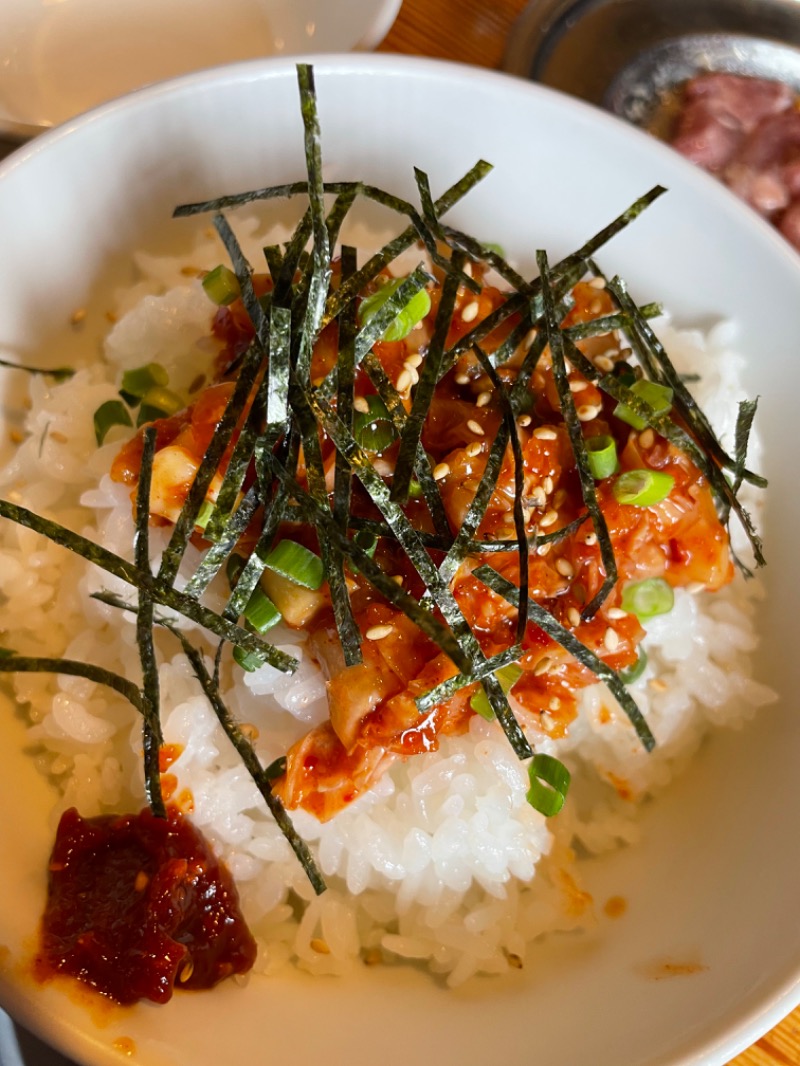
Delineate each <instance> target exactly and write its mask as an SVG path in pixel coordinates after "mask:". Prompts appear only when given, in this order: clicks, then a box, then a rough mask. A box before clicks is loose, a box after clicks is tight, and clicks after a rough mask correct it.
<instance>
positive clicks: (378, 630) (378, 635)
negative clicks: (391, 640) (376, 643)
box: [365, 625, 394, 640]
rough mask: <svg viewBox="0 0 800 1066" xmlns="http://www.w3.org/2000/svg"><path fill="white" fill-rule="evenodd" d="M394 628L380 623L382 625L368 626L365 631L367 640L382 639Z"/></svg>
mask: <svg viewBox="0 0 800 1066" xmlns="http://www.w3.org/2000/svg"><path fill="white" fill-rule="evenodd" d="M393 630H394V626H390V625H382V626H370V628H369V629H368V630H367V632H366V633H365V636H366V638H367V640H383V639H384V637H388V636H389V634H390V633H392V632H393Z"/></svg>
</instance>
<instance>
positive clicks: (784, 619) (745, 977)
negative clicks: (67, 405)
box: [0, 57, 800, 1066]
mask: <svg viewBox="0 0 800 1066" xmlns="http://www.w3.org/2000/svg"><path fill="white" fill-rule="evenodd" d="M316 79H317V87H318V93H319V100H320V114H321V122H322V129H323V146H324V158H325V172H326V175H327V176H328V177H329V178H341V179H346V178H356V177H359V178H364V179H366V180H369V181H372V182H375V183H377V184H379V185H383V186H388V187H391V188H392V189H393V190H395V191H397V192H399V193H401V194H405V195H408V196H412V195H413V194H414V188H413V177H412V169H411V168H412V165H414V164H415V165H417V166H419V167H422V168H423V169H424V170H426V171H427V172H428V173H429V174H430V175H431V178H432V182H433V189H434V195H436V194H438V192H439V191H441V190H442V189H443V188H444V187H446V186H447V185H448V184H449V183H450V182H452V181H453V180H454V179H455V178H457V177H458V176H460V175H461V174H462V172H464V171H465V170H466V169H467V168H468V167H469V166H470V165H471V164H472V163H474V162H475V160H476V159H478V158H479V157H481V156H482V157H484V158H486V159H488V160H491V161H492V162H493V163H494V164H495V171H494V172H493V174H492V175H491V177H490V178H488V179H487V180H486V181H485V182H484V183H483V185H482V186H481V187H480V188H478V189H477V190H475V192H474V193H473V194H472V195H471V196H470V197H469V198H468V200H466V201H465V202H464V203H463V204H462V205H459V207H458V208H457V210H456V211H455V212H454V213H453V217H454V219H455V220H456V221H457V222H459V223H461V224H462V225H463V226H464V227H465V228H468V229H470V230H472V231H473V232H476V233H477V234H479V235H480V236H482V237H485V238H486V239H491V240H493V241H499V242H500V243H501V244H503V245H504V246H505V247H506V248H507V250H508V251H509V253H510V254H512V255H514V256H515V258H517V260H519V261H521V262H523V263H527V264H528V265H529V266H530V265H531V264H532V262H533V256H534V251H535V249H536V248H539V247H545V248H547V249H549V250H550V252H551V253H552V254H553V255H558V254H559V253H565V252H567V251H569V250H571V249H572V248H573V247H576V246H577V245H578V244H579V243H580V242H581V241H582V240H583V239H584V238H585V237H587V236H588V235H590V234H592V233H594V232H595V231H596V230H597V229H598V228H599V227H600V226H601V225H603V224H604V223H605V222H607V221H608V220H609V219H610V218H611V217H613V216H614V215H615V214H616V213H617V212H618V211H619V210H621V209H622V208H623V207H625V206H627V205H628V203H630V202H631V201H632V200H634V199H635V198H636V197H637V196H638V195H639V194H641V193H642V192H644V191H645V190H646V189H648V188H649V187H650V186H651V185H653V184H654V183H656V182H661V183H663V184H665V185H667V186H668V187H669V188H670V193H669V195H668V196H666V197H664V198H662V200H661V201H659V203H658V204H657V205H656V206H654V207H653V208H651V209H650V210H649V211H648V212H647V213H646V215H645V216H644V217H643V218H642V219H641V220H640V221H639V222H637V223H636V225H635V226H634V227H632V228H631V229H630V230H628V231H627V232H626V233H625V234H624V235H623V236H622V237H620V238H619V239H616V240H615V241H614V242H613V244H612V245H611V246H610V247H609V248H608V249H607V250H606V251H605V252H604V254H603V257H602V262H603V264H604V265H605V267H606V269H607V270H609V271H618V272H620V273H621V274H622V275H623V276H625V277H627V278H628V279H629V280H630V282H631V284H632V286H633V288H634V291H635V293H636V294H638V295H639V296H640V297H643V298H647V299H651V298H656V297H657V298H660V299H662V300H663V301H664V302H665V303H666V304H667V305H668V306H669V307H670V308H671V309H672V310H673V311H674V313H675V315H676V316H677V318H678V319H679V320H680V321H682V322H696V321H699V320H701V319H702V320H703V321H706V322H707V321H709V320H712V319H716V318H720V317H723V318H728V317H735V318H736V319H737V320H738V321H739V322H740V324H741V332H740V336H739V346H740V347H741V348H742V349H743V351H744V352H745V353H746V355H747V357H748V361H749V362H748V373H747V376H748V385H749V391H750V393H751V394H760V396H761V408H760V416H759V424H760V427H761V430H762V433H763V436H764V441H765V447H766V456H767V461H766V467H767V469H766V473H767V474H768V475H769V477H770V478H771V489H770V497H769V499H770V501H771V503H770V505H769V508H768V519H769V526H768V530H767V534H766V548H767V553H768V557H769V560H770V565H769V567H768V569H767V573H766V586H767V589H768V600H767V603H766V607H765V610H764V612H763V618H762V632H763V652H762V654H761V656H760V660H759V673H760V676H761V677H762V678H763V679H766V680H769V681H770V682H771V683H772V684H773V685H774V686H775V687H776V688H777V690H778V692H779V693H780V700H779V702H778V704H777V705H776V706H774V707H772V708H770V709H768V710H767V711H765V712H764V713H763V714H762V715H761V717H760V718H759V719H757V720H756V721H755V722H754V723H753V724H751V725H750V726H748V727H747V728H746V729H745V730H743V731H741V732H739V733H733V734H730V733H728V734H721V735H719V736H715V737H714V738H713V742H712V743H710V744H708V745H706V746H705V747H704V749H703V750H702V752H701V753H700V756H699V757H698V759H697V760H696V762H695V763H694V764H693V766H692V767H691V769H690V770H689V772H688V773H687V774H686V775H685V776H684V777H682V778H681V779H680V780H679V781H677V782H676V784H675V785H674V787H673V788H672V790H671V791H670V792H669V794H668V795H666V796H665V797H664V798H663V799H662V800H660V801H658V802H657V803H654V804H652V805H650V806H649V807H648V808H647V809H646V810H645V812H644V815H643V826H644V832H645V839H644V842H643V843H642V844H641V845H640V846H637V847H635V848H630V849H628V850H625V851H621V852H619V853H617V854H616V855H614V856H611V857H610V858H608V859H606V860H603V861H602V862H598V863H595V864H590V866H589V885H590V888H591V889H592V890H593V891H595V892H596V894H597V897H598V898H599V899H603V898H605V897H606V896H608V895H610V894H612V893H617V892H622V893H623V894H624V895H625V896H626V897H627V899H628V901H629V908H628V911H627V914H626V916H625V917H624V919H622V920H620V921H618V922H615V923H609V922H606V923H602V922H601V923H599V924H598V927H597V929H596V930H594V931H593V932H590V933H587V934H583V935H580V936H568V937H557V938H553V939H552V940H550V941H548V942H546V943H544V944H542V945H541V946H540V947H539V948H538V949H537V950H536V951H535V952H534V959H533V963H534V964H533V965H531V966H529V967H528V968H526V970H525V971H524V972H522V973H518V974H514V975H513V978H510V979H502V980H500V979H497V980H485V981H478V982H475V983H472V984H469V985H468V986H466V987H465V988H463V989H461V990H460V991H457V992H447V991H444V990H443V989H442V988H440V987H439V986H437V985H436V984H434V983H433V982H432V981H431V980H429V979H428V978H426V977H425V976H423V975H422V974H420V973H416V972H413V971H410V970H399V969H392V970H388V971H383V970H376V969H370V970H365V971H364V973H363V974H361V975H358V976H356V977H353V978H352V979H350V978H348V979H346V980H345V979H342V980H329V979H321V980H316V981H314V980H311V979H306V978H304V977H302V976H300V975H293V976H292V975H289V976H287V977H282V978H276V979H270V980H266V979H254V980H252V981H251V982H250V983H249V984H248V985H247V987H246V988H244V989H242V988H238V987H237V986H236V985H235V984H229V985H227V986H226V987H220V988H218V989H217V990H215V991H214V992H212V993H209V994H197V995H190V994H185V995H179V996H176V997H175V999H174V1000H173V1001H172V1002H171V1003H170V1004H169V1005H168V1006H167V1007H163V1008H153V1007H152V1006H140V1007H137V1008H134V1009H132V1010H129V1011H122V1010H110V1011H109V1012H107V1013H105V1014H102V1015H101V1016H100V1017H98V1015H97V1012H94V1013H93V1012H92V1011H90V1010H87V1008H86V1006H85V1004H84V1005H82V1004H81V1003H80V1002H77V1001H76V1000H75V999H74V998H71V997H69V996H67V995H65V994H64V993H63V992H62V991H59V990H58V989H57V988H55V987H46V988H39V987H37V986H35V985H34V984H33V982H32V981H31V980H30V979H29V978H28V977H26V974H25V963H24V960H25V959H26V958H27V957H28V955H27V953H28V952H29V951H30V948H31V944H32V942H33V936H34V932H35V929H36V923H37V919H38V917H39V914H40V912H41V908H42V902H43V892H44V868H45V860H46V856H47V852H48V848H49V846H50V842H51V835H50V834H51V830H50V827H49V824H48V821H47V813H48V810H49V808H50V806H51V804H52V797H51V795H50V794H49V793H48V789H47V787H46V786H45V784H44V783H43V782H42V780H41V779H40V778H39V777H38V775H37V772H36V770H35V769H34V767H33V764H32V762H31V761H30V760H29V759H28V758H27V757H26V756H25V755H24V754H23V752H22V747H23V730H22V726H21V724H20V722H19V721H17V720H15V719H14V718H13V716H12V715H11V714H8V713H7V714H3V715H2V716H1V717H0V731H2V740H1V741H0V752H2V754H1V755H0V766H1V769H0V812H2V822H3V831H2V834H0V945H2V946H3V947H2V948H0V1000H1V1001H2V1003H3V1005H5V1006H6V1007H7V1009H9V1010H10V1011H11V1012H12V1013H14V1014H15V1015H16V1016H17V1017H18V1018H20V1019H21V1020H22V1021H23V1023H24V1024H26V1025H28V1026H29V1027H32V1028H34V1029H36V1030H37V1031H38V1032H39V1033H40V1034H42V1035H43V1036H45V1037H46V1038H47V1039H49V1040H50V1041H52V1042H53V1043H54V1044H55V1045H57V1046H58V1047H59V1048H61V1049H62V1050H64V1051H66V1052H68V1053H69V1054H71V1055H72V1056H74V1057H75V1058H76V1059H79V1060H80V1061H81V1062H84V1063H89V1064H92V1066H100V1064H105V1063H109V1064H110V1063H112V1062H113V1063H116V1062H118V1052H117V1051H115V1050H114V1049H113V1043H114V1041H115V1040H117V1039H118V1038H119V1037H121V1036H125V1037H130V1038H132V1039H133V1040H134V1042H135V1046H136V1049H137V1050H136V1061H137V1062H138V1063H139V1064H140V1066H163V1064H166V1063H171V1064H172V1063H175V1064H177V1063H192V1064H193V1066H211V1064H212V1063H214V1064H216V1063H220V1062H231V1061H237V1062H241V1063H244V1062H248V1061H252V1062H261V1061H264V1056H265V1055H266V1054H268V1055H269V1056H270V1057H275V1058H280V1059H287V1058H288V1059H289V1060H290V1061H293V1062H296V1063H300V1064H307V1063H308V1064H310V1063H318V1062H326V1063H349V1064H351V1066H366V1064H367V1063H371V1062H373V1061H375V1060H379V1061H380V1062H382V1063H383V1064H384V1066H408V1063H409V1062H432V1061H443V1062H457V1063H459V1064H460V1066H485V1064H486V1063H487V1062H489V1061H502V1062H504V1063H506V1064H508V1066H522V1064H523V1063H525V1064H528V1063H553V1062H558V1063H560V1064H561V1066H690V1064H691V1066H699V1064H701V1063H703V1064H707V1066H721V1064H723V1063H725V1062H727V1061H728V1060H729V1059H730V1058H731V1057H732V1056H733V1055H734V1054H735V1053H736V1052H738V1051H739V1050H740V1049H742V1048H743V1047H745V1046H746V1045H748V1044H749V1043H751V1042H752V1041H753V1040H754V1039H756V1038H757V1037H758V1036H759V1035H760V1034H761V1033H762V1032H763V1031H765V1030H766V1029H767V1028H768V1027H769V1026H770V1025H772V1024H773V1023H775V1022H777V1021H778V1020H779V1018H780V1017H781V1016H782V1015H783V1014H785V1013H787V1012H788V1011H789V1010H790V1009H791V1008H792V1007H794V1006H795V1004H796V1003H797V1002H798V1001H799V1000H800V922H798V920H797V900H798V898H800V849H798V848H797V843H796V842H797V840H798V839H800V799H798V790H797V787H796V775H797V771H796V766H797V757H798V753H799V752H800V718H798V716H797V714H796V712H795V693H796V692H797V690H798V667H799V666H800V655H798V654H797V652H796V651H795V650H794V649H793V647H792V643H791V642H792V639H793V636H794V634H795V632H796V630H797V622H796V602H795V601H796V592H797V589H796V576H795V575H796V553H795V550H794V534H795V531H796V530H797V529H798V527H800V514H798V506H799V504H798V501H799V500H800V493H798V492H797V489H796V481H797V475H796V469H795V466H796V461H795V458H794V457H795V454H796V450H797V445H796V436H795V434H796V426H797V416H796V405H797V400H796V397H797V395H798V394H800V361H798V359H797V354H796V353H797V343H798V324H799V323H798V319H799V318H800V315H798V306H800V264H799V263H798V260H797V257H796V255H795V254H794V253H793V252H791V251H790V250H789V249H788V248H786V247H785V246H784V244H783V243H782V241H781V240H780V239H779V238H778V237H777V236H775V234H774V233H772V232H771V231H770V230H769V229H768V227H767V226H766V225H763V224H762V223H761V222H760V221H759V220H758V219H756V218H755V217H753V216H751V214H750V213H749V212H747V211H745V210H743V209H742V207H741V205H740V204H739V203H738V202H737V201H736V200H735V199H734V198H733V197H732V196H730V195H729V194H728V193H727V192H726V191H725V190H723V189H721V188H720V187H719V186H718V185H717V184H716V183H715V182H714V181H713V180H712V179H710V178H707V177H706V176H705V175H703V174H702V173H699V172H698V171H696V170H695V169H694V168H693V167H691V166H690V165H689V164H686V163H684V162H683V161H682V160H681V159H680V158H678V157H676V156H675V154H674V153H673V152H672V151H670V150H669V149H668V148H665V147H664V146H662V145H660V144H659V143H657V142H656V141H654V140H652V139H650V138H647V137H645V136H644V135H642V134H639V133H638V132H636V131H635V130H632V129H630V128H628V127H627V126H624V125H623V124H622V123H619V122H617V121H616V120H614V119H612V118H610V117H608V116H606V115H604V114H601V113H599V112H597V111H595V110H592V109H591V108H589V107H587V106H585V105H583V104H581V103H577V102H575V101H574V100H571V99H568V98H565V97H562V96H559V95H556V94H554V93H552V92H550V91H548V90H545V89H542V88H540V87H536V86H532V85H529V84H526V83H524V82H521V81H516V80H513V79H510V78H508V77H505V76H500V75H494V74H489V73H480V72H476V71H473V70H465V69H462V68H458V67H454V66H447V65H438V64H434V63H430V62H427V61H421V60H408V59H405V60H401V59H396V58H389V57H342V58H338V59H330V58H320V59H319V60H318V61H317V63H316ZM233 117H235V121H234V120H232V118H233ZM300 131H301V127H300V120H299V115H298V106H297V92H296V84H295V76H294V70H293V66H292V64H291V63H289V62H286V61H282V60H280V61H271V62H265V63H255V64H246V65H242V66H237V67H232V68H230V69H226V70H222V71H217V72H215V73H211V74H207V75H196V76H190V77H188V78H185V79H182V80H179V81H177V82H175V83H172V84H167V85H162V86H157V87H154V88H151V89H149V90H145V91H144V92H141V93H138V94H136V95H134V96H132V97H130V98H128V99H124V100H120V101H117V102H115V103H113V104H111V105H108V106H106V107H103V108H101V109H99V110H97V111H95V112H93V113H91V114H89V115H88V116H86V117H84V118H82V119H80V120H77V121H75V122H72V123H69V124H67V125H66V126H64V127H63V128H61V129H59V130H57V131H55V132H53V133H52V134H47V135H45V136H44V137H42V138H41V139H39V140H38V141H36V142H35V143H33V144H32V145H30V146H29V147H27V148H25V149H23V150H22V151H21V152H19V153H18V154H17V155H15V156H14V157H12V158H11V159H9V160H8V161H7V162H6V163H5V164H4V165H3V167H2V168H0V234H1V235H2V249H3V251H2V260H1V262H2V266H1V267H0V343H1V344H2V347H3V349H4V353H3V354H5V353H6V352H9V351H10V352H13V353H14V354H15V355H16V356H17V357H19V358H28V359H30V360H33V358H34V357H36V356H39V355H41V353H42V352H48V351H50V352H52V351H53V350H57V351H58V357H59V361H62V360H63V359H64V358H68V353H69V348H68V347H63V348H62V347H59V346H60V345H62V344H64V345H68V344H69V328H68V325H67V323H68V320H69V315H70V313H71V311H72V310H73V309H74V308H75V307H78V306H82V305H86V304H87V303H90V302H91V301H93V300H96V299H97V293H98V292H100V291H102V289H103V287H104V285H105V284H106V282H107V280H108V276H109V275H108V271H109V269H110V268H113V265H114V263H115V262H116V261H117V258H118V256H119V255H121V254H124V253H126V252H128V251H130V249H132V248H135V247H136V246H139V245H142V244H143V243H146V242H150V241H152V240H154V239H155V237H154V234H156V235H157V238H158V240H159V241H162V242H163V241H166V242H167V243H169V242H170V241H172V240H173V239H175V240H177V239H178V238H179V236H180V229H179V227H180V224H178V223H173V222H170V214H171V210H172V207H173V206H174V205H175V204H176V203H178V202H181V201H186V200H195V199H199V198H205V197H207V196H210V195H214V194H218V193H221V192H226V191H231V190H242V189H246V188H250V187H258V186H261V185H264V184H269V183H273V182H279V181H285V180H289V179H295V178H297V177H298V176H300V175H301V174H302V172H303V163H302V138H301V132H300ZM176 227H177V228H176ZM54 346H56V347H55V349H54ZM0 458H1V457H0ZM664 959H693V960H695V961H696V962H698V963H700V964H701V969H700V970H699V971H698V972H695V973H694V974H691V975H688V974H684V975H682V976H674V977H672V978H671V979H668V980H667V979H665V980H655V979H654V977H653V964H654V963H655V962H657V961H658V960H664Z"/></svg>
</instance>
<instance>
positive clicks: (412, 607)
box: [267, 455, 471, 671]
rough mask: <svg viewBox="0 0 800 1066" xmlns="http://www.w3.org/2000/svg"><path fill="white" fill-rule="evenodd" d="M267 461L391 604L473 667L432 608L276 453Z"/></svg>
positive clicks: (460, 661) (309, 519) (307, 517)
mask: <svg viewBox="0 0 800 1066" xmlns="http://www.w3.org/2000/svg"><path fill="white" fill-rule="evenodd" d="M267 461H268V462H269V464H270V466H271V468H272V469H273V470H274V472H275V475H276V477H277V478H278V479H279V481H280V482H281V485H282V487H283V489H284V491H286V492H287V493H290V494H291V496H292V498H293V499H294V500H295V502H296V504H297V507H298V510H299V513H300V514H302V515H303V517H304V518H305V520H306V521H307V522H309V523H311V524H313V525H317V526H318V527H319V528H320V529H321V531H322V533H323V534H324V535H325V536H326V537H329V538H330V540H331V541H332V542H333V543H335V544H336V547H337V549H338V550H339V551H340V552H341V553H342V555H344V556H345V558H346V559H347V562H348V564H349V565H350V566H352V567H353V569H355V570H358V571H359V573H361V574H363V576H364V577H365V578H366V579H367V581H369V583H370V584H371V585H372V586H373V587H374V588H375V589H376V590H377V591H378V592H379V593H380V594H381V595H382V596H383V597H384V599H386V600H387V601H388V602H389V603H390V604H391V606H393V607H396V608H397V609H398V610H399V611H402V612H403V613H404V614H405V615H406V616H407V617H408V618H409V619H411V621H412V622H414V624H415V625H416V626H417V627H418V628H419V629H420V630H421V631H422V632H423V633H424V634H425V635H426V636H428V637H430V639H431V640H432V641H433V642H434V643H435V644H437V645H438V647H439V648H441V650H442V651H443V652H445V654H446V655H448V656H449V657H450V658H451V659H452V660H453V662H454V663H455V664H456V665H457V666H458V667H459V668H460V669H462V670H464V671H469V670H470V668H471V664H470V661H469V659H468V658H467V657H466V656H465V655H464V654H463V653H462V651H461V648H460V647H459V644H458V642H457V641H456V639H455V637H454V636H453V633H452V631H451V630H450V629H449V628H448V627H447V626H445V625H443V624H442V623H441V622H440V621H438V619H437V618H435V617H434V615H433V614H432V613H431V612H430V611H428V610H427V609H426V608H424V607H422V606H421V605H420V603H419V601H418V600H416V599H414V597H413V596H411V595H409V593H408V592H406V591H405V589H403V588H402V586H400V585H398V584H397V583H396V582H395V581H394V580H393V579H392V578H391V576H390V575H389V574H387V573H386V572H385V571H384V570H382V569H381V567H380V566H379V565H378V564H377V563H376V562H375V560H374V559H372V558H371V556H370V555H369V554H368V553H367V552H366V551H364V549H363V548H362V547H361V546H360V545H359V544H358V542H357V541H355V540H350V539H349V538H348V537H347V535H346V534H345V532H344V531H343V530H342V529H341V528H340V527H339V526H338V525H337V524H336V523H335V522H334V520H333V516H332V514H331V511H330V508H329V507H327V506H322V505H320V504H319V503H317V502H316V501H315V500H313V499H312V498H311V496H310V495H309V494H308V493H307V492H305V490H304V489H303V488H302V487H301V486H300V485H299V484H298V482H297V481H296V480H295V479H294V478H293V477H292V476H291V474H289V473H288V471H286V470H285V469H284V468H283V467H282V466H281V464H280V463H279V462H278V460H277V459H276V458H275V457H274V456H272V455H270V456H269V457H268V459H267Z"/></svg>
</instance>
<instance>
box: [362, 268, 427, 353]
mask: <svg viewBox="0 0 800 1066" xmlns="http://www.w3.org/2000/svg"><path fill="white" fill-rule="evenodd" d="M405 280H406V279H405V278H392V280H391V281H387V283H386V284H385V285H383V286H382V287H381V288H380V289H378V291H377V292H374V293H372V295H371V296H367V297H365V299H363V300H362V301H361V303H360V305H359V308H358V324H359V326H362V327H363V326H365V325H366V324H367V322H369V320H370V319H371V318H372V317H373V316H374V315H375V314H376V312H378V311H379V310H380V309H381V308H382V307H383V305H384V304H385V303H386V301H387V300H388V299H389V297H390V296H392V295H393V294H394V293H396V292H397V290H398V289H399V288H400V286H401V285H402V284H403V282H404V281H405ZM430 309H431V298H430V296H429V294H428V290H427V289H420V290H419V292H416V293H415V294H414V295H413V296H412V297H411V299H410V300H409V301H408V303H407V304H406V305H405V307H403V308H402V310H401V311H400V312H399V314H398V315H397V318H395V320H394V322H392V323H391V325H390V326H389V327H388V328H387V329H386V330H385V331H384V334H383V340H385V341H401V340H403V338H404V337H407V336H408V334H409V333H410V332H411V330H412V329H413V328H414V326H416V325H417V323H418V322H421V321H422V320H423V318H424V317H425V316H426V315H427V313H428V312H429V311H430Z"/></svg>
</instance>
